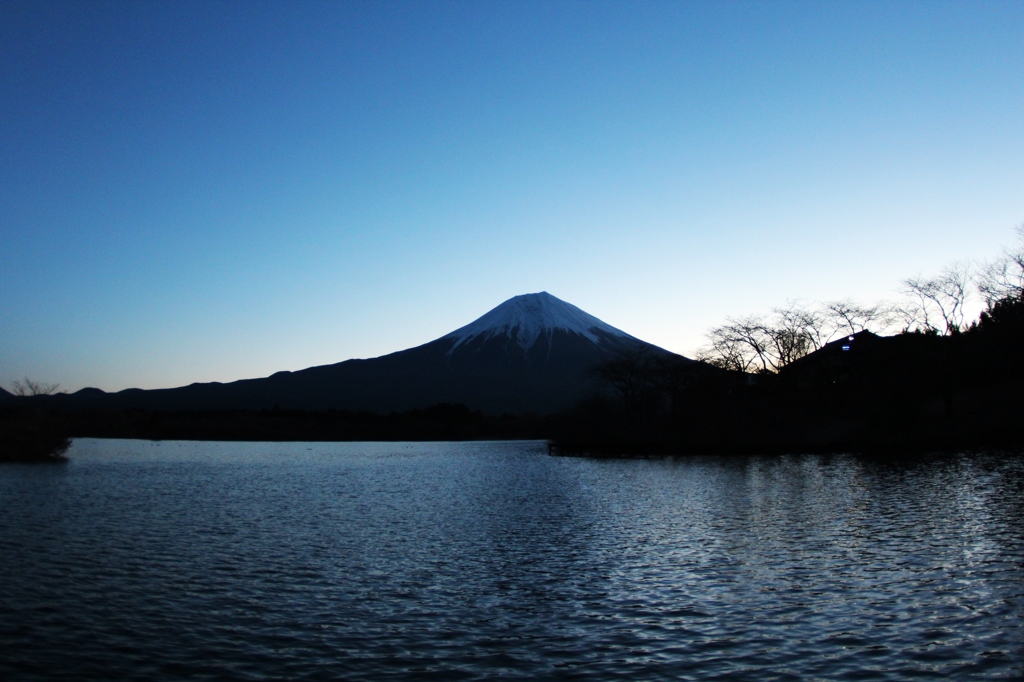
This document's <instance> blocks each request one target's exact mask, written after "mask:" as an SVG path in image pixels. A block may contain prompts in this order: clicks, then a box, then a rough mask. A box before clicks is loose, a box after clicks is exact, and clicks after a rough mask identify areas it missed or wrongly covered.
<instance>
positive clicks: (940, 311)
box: [899, 262, 972, 335]
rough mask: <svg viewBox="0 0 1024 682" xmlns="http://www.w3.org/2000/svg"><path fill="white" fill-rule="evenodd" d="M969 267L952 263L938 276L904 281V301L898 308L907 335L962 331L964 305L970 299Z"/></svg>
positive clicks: (964, 264)
mask: <svg viewBox="0 0 1024 682" xmlns="http://www.w3.org/2000/svg"><path fill="white" fill-rule="evenodd" d="M971 280H972V277H971V270H970V266H968V265H967V264H966V263H959V262H957V263H951V264H950V265H948V266H946V268H945V269H944V270H943V271H942V272H941V273H940V274H939V275H938V276H937V277H934V278H931V279H926V278H924V277H921V276H920V275H919V276H917V277H910V278H908V279H905V280H903V293H904V294H905V295H906V296H907V300H906V301H905V302H904V304H903V305H902V306H900V308H899V314H900V316H901V317H902V319H903V321H904V323H905V327H904V328H905V330H906V331H913V330H918V331H933V332H938V333H940V334H946V335H948V334H956V333H959V332H960V331H961V330H962V329H963V327H964V305H965V304H966V303H967V300H968V298H969V297H970V282H971Z"/></svg>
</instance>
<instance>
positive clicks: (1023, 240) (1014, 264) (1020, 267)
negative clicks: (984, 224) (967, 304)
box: [975, 223, 1024, 309]
mask: <svg viewBox="0 0 1024 682" xmlns="http://www.w3.org/2000/svg"><path fill="white" fill-rule="evenodd" d="M1016 232H1017V237H1018V243H1017V245H1016V247H1014V248H1005V247H1004V248H1003V253H1002V255H1001V256H1000V257H999V258H997V259H996V260H994V261H990V262H987V263H985V264H983V265H982V267H981V272H979V273H978V276H977V280H976V282H975V284H976V286H977V287H978V291H979V292H980V293H981V296H982V298H984V299H985V306H986V307H987V308H990V309H991V308H992V306H993V305H995V303H996V302H998V301H1001V300H1003V299H1007V298H1021V297H1024V223H1021V224H1020V225H1018V226H1017V228H1016Z"/></svg>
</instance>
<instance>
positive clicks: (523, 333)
mask: <svg viewBox="0 0 1024 682" xmlns="http://www.w3.org/2000/svg"><path fill="white" fill-rule="evenodd" d="M642 348H645V349H648V350H649V351H650V352H653V353H655V354H666V355H668V354H669V353H668V351H665V350H663V349H661V348H658V347H657V346H653V345H651V344H648V343H645V342H644V341H641V340H639V339H636V338H634V337H632V336H630V335H629V334H626V333H625V332H623V331H621V330H618V329H616V328H615V327H612V326H611V325H608V324H606V323H605V322H602V321H601V320H599V319H598V318H596V317H593V316H592V315H589V314H587V313H586V312H584V311H582V310H580V309H579V308H577V307H575V306H573V305H571V304H569V303H566V302H565V301H562V300H560V299H558V298H556V297H554V296H552V295H551V294H548V293H547V292H541V293H538V294H526V295H523V296H516V297H514V298H512V299H509V300H508V301H506V302H504V303H502V304H501V305H499V306H498V307H496V308H494V309H493V310H491V311H490V312H488V313H486V314H485V315H483V316H482V317H480V318H479V319H477V320H475V321H473V322H471V323H470V324H468V325H466V326H464V327H461V328H460V329H457V330H455V331H453V332H451V333H450V334H447V335H445V336H443V337H441V338H439V339H436V340H434V341H431V342H430V343H426V344H424V345H422V346H417V347H415V348H410V349H408V350H404V351H399V352H397V353H391V354H390V355H384V356H381V357H378V358H373V359H368V360H348V361H345V362H340V363H337V364H333V365H324V366H320V367H311V368H309V369H304V370H301V371H297V372H278V373H277V374H274V375H272V376H269V377H266V378H263V379H247V380H243V381H235V382H232V383H228V384H220V383H208V384H192V385H190V386H184V387H181V388H174V389H161V390H152V391H142V390H139V389H129V390H127V391H121V392H120V393H116V394H104V393H102V392H99V391H95V389H86V390H83V391H80V392H79V393H77V394H74V395H73V396H69V399H73V400H77V401H78V403H79V404H85V403H88V404H91V405H94V406H97V407H99V406H116V407H123V408H142V409H154V410H210V409H272V408H274V407H280V408H281V409H307V410H310V409H315V410H323V409H331V408H333V409H348V410H370V411H374V412H390V411H394V410H397V411H402V410H409V409H413V408H418V407H425V406H428V405H433V404H437V403H444V402H448V403H464V404H466V405H468V406H469V407H471V408H472V409H475V410H483V411H484V412H487V413H491V414H501V413H506V412H507V413H511V414H520V413H524V412H536V413H540V414H544V413H550V412H554V411H557V410H560V409H564V408H567V407H570V406H571V405H573V404H574V403H575V402H577V401H578V400H580V399H581V398H583V397H585V396H586V395H587V394H588V393H590V392H592V391H593V389H594V383H593V379H592V377H591V375H590V370H591V369H592V368H593V366H594V365H595V364H597V363H598V362H601V361H603V360H607V359H610V358H613V357H615V356H616V355H617V354H619V353H623V352H630V351H636V350H640V349H642ZM87 392H88V393H87Z"/></svg>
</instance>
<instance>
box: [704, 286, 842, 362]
mask: <svg viewBox="0 0 1024 682" xmlns="http://www.w3.org/2000/svg"><path fill="white" fill-rule="evenodd" d="M707 338H708V341H709V345H708V346H707V347H705V348H702V349H700V350H698V351H697V359H698V360H702V361H704V362H707V363H708V364H710V365H713V366H715V367H719V368H721V369H728V370H735V371H740V372H756V373H760V374H771V373H775V372H778V371H779V370H780V369H782V368H783V367H785V366H786V365H789V364H790V363H792V362H794V361H796V360H799V359H800V358H802V357H803V356H805V355H807V354H808V353H811V352H813V351H815V350H817V349H818V348H820V347H821V346H822V345H823V344H824V343H825V342H826V341H827V334H826V333H825V318H824V317H823V316H822V315H821V314H820V313H819V312H818V311H816V310H814V309H813V308H810V307H808V306H805V305H804V304H802V303H800V302H790V303H788V304H787V305H786V307H784V308H775V309H773V310H772V314H771V315H768V316H764V315H749V316H747V317H740V318H733V317H730V318H726V324H724V325H722V326H720V327H715V328H713V329H711V330H710V331H709V332H708V334H707Z"/></svg>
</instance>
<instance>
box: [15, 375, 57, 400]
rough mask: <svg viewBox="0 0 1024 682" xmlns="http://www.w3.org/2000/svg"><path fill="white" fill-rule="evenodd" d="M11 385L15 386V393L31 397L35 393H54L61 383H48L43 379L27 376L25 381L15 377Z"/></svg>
mask: <svg viewBox="0 0 1024 682" xmlns="http://www.w3.org/2000/svg"><path fill="white" fill-rule="evenodd" d="M11 386H12V387H13V388H14V391H13V392H14V395H18V396H22V397H30V396H34V395H53V394H54V393H56V392H57V389H58V388H59V387H60V385H59V384H47V383H45V382H42V381H33V380H32V379H29V378H28V377H25V379H24V380H23V381H18V380H17V379H15V380H14V381H13V382H12V383H11Z"/></svg>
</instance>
